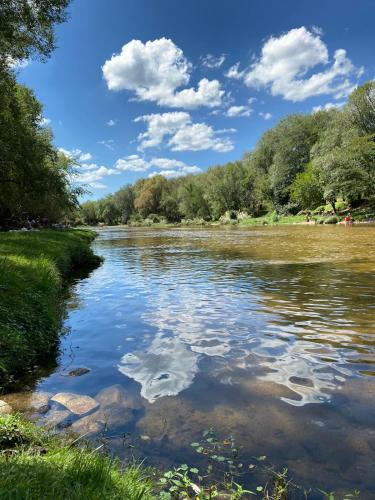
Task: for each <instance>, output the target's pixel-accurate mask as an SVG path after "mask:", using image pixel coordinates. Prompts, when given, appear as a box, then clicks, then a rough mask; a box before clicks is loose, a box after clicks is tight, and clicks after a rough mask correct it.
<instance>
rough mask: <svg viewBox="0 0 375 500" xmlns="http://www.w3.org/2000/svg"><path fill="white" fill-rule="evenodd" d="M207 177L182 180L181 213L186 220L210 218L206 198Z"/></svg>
mask: <svg viewBox="0 0 375 500" xmlns="http://www.w3.org/2000/svg"><path fill="white" fill-rule="evenodd" d="M204 178H205V175H204V174H200V175H188V176H186V177H184V178H183V179H181V181H182V182H181V184H180V187H179V189H178V193H177V196H178V202H179V212H180V213H181V215H182V217H184V218H185V219H194V218H195V217H198V218H202V219H209V218H210V209H209V206H208V203H207V200H206V199H205V197H204V188H203V182H204Z"/></svg>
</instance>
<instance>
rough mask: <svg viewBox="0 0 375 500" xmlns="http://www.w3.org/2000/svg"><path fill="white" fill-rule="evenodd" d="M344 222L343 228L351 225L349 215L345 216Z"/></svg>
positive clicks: (351, 220)
mask: <svg viewBox="0 0 375 500" xmlns="http://www.w3.org/2000/svg"><path fill="white" fill-rule="evenodd" d="M344 222H345V226H349V225H350V224H353V219H352V216H351V214H348V215H345V217H344Z"/></svg>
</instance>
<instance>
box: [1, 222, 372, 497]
mask: <svg viewBox="0 0 375 500" xmlns="http://www.w3.org/2000/svg"><path fill="white" fill-rule="evenodd" d="M94 250H95V252H96V253H98V254H99V255H103V257H104V258H105V262H104V264H103V265H102V266H101V267H100V268H98V269H97V270H95V271H94V272H93V273H92V274H91V275H90V276H89V277H87V278H85V279H83V280H81V281H77V282H76V283H75V284H74V286H73V288H72V293H71V296H70V297H69V299H68V301H67V309H68V312H67V318H66V321H65V327H67V328H68V333H67V334H66V335H65V336H63V337H62V341H61V344H62V345H61V356H60V360H59V367H58V368H57V370H56V371H55V372H54V373H52V374H50V375H49V376H48V377H44V378H42V379H41V380H39V381H38V383H37V385H36V392H37V393H41V394H40V395H39V397H38V396H35V395H34V399H35V398H37V399H38V400H39V403H40V402H43V405H41V404H39V403H38V404H39V406H41V407H42V411H39V410H40V408H38V404H36V403H35V402H34V404H32V402H31V400H30V394H29V395H26V396H25V395H23V396H22V398H23V399H22V398H21V396H19V397H18V403H17V396H15V395H13V396H12V395H10V396H8V400H9V401H10V403H11V404H13V406H15V407H17V404H18V407H19V408H20V409H22V410H23V411H28V412H29V414H32V416H33V418H37V419H39V421H40V422H43V423H46V422H47V423H48V422H49V423H50V424H51V425H60V426H62V427H64V426H66V425H69V427H70V428H71V429H73V430H74V431H75V432H78V433H80V434H84V433H88V434H89V435H92V436H95V435H100V434H101V433H103V432H105V435H106V436H107V437H108V439H107V441H106V444H107V445H108V446H109V447H110V449H111V450H112V451H113V452H114V453H116V454H119V455H120V456H127V455H128V454H129V449H128V448H127V444H128V443H130V442H131V443H132V444H134V446H135V451H133V453H135V454H136V456H137V457H142V458H143V457H146V460H147V463H150V464H156V465H160V464H162V465H165V466H166V467H167V466H169V465H170V464H172V463H173V464H179V463H184V462H188V461H189V463H191V464H192V463H194V461H195V460H197V461H198V462H199V457H197V455H196V454H194V451H193V450H192V447H191V446H190V444H191V443H192V442H193V441H197V440H199V437H200V435H201V433H202V431H203V430H204V429H206V428H207V427H210V426H212V427H214V428H215V429H216V431H217V432H218V433H219V434H220V435H221V436H223V437H226V436H228V435H233V436H234V437H235V439H236V440H237V441H238V442H239V443H240V444H241V446H242V454H243V456H244V457H245V458H246V457H248V458H249V457H252V456H259V455H267V457H268V459H269V460H270V461H271V462H272V463H274V464H276V465H277V466H279V467H282V466H287V467H288V468H289V470H290V471H291V473H292V475H293V477H294V478H295V479H296V481H298V482H300V483H302V484H304V485H306V486H313V487H322V488H324V489H326V490H332V489H336V490H337V489H343V490H354V489H359V490H361V492H362V495H361V498H375V460H374V459H375V426H374V422H375V404H374V403H375V396H374V389H375V378H374V376H375V278H374V276H375V227H373V226H358V227H338V226H337V227H321V226H302V227H294V226H290V227H267V228H249V229H239V228H231V227H229V228H209V229H205V228H203V229H181V228H176V229H163V230H160V229H143V228H142V229H127V228H106V229H102V230H100V231H99V237H98V239H97V240H96V242H95V243H94ZM80 367H85V368H88V369H89V370H90V371H89V372H87V373H83V374H82V375H81V376H70V375H69V372H70V371H71V370H73V369H76V368H80ZM66 393H68V395H69V394H70V395H73V396H75V397H76V396H77V395H84V396H89V398H87V399H85V400H84V401H79V400H77V399H74V397H71V398H70V399H69V397H68V396H67V395H66ZM61 394H63V396H61ZM56 395H58V397H57V398H56ZM12 398H13V399H12ZM21 399H22V401H23V403H22V404H21ZM21 407H22V408H21ZM31 407H33V408H34V410H35V411H34V410H31V409H30V408H31ZM124 433H129V435H130V437H128V436H127V435H126V436H125V437H124Z"/></svg>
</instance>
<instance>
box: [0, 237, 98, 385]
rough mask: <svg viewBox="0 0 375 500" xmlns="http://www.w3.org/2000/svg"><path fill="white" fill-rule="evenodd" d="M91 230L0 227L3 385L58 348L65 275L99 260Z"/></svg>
mask: <svg viewBox="0 0 375 500" xmlns="http://www.w3.org/2000/svg"><path fill="white" fill-rule="evenodd" d="M94 238H95V233H94V232H92V231H87V230H76V229H74V230H69V231H54V230H43V231H30V232H12V233H0V388H4V387H6V386H7V385H9V384H10V383H12V382H14V380H16V379H17V378H18V377H20V376H23V375H25V374H26V373H27V372H28V371H31V370H33V369H34V367H35V366H37V365H38V364H39V363H41V362H43V361H45V360H48V358H50V357H51V354H52V353H53V352H54V351H56V346H57V342H58V331H59V327H60V323H61V313H62V307H61V291H62V285H63V280H64V278H66V277H67V276H68V274H69V272H70V271H71V270H72V269H73V268H77V269H81V268H84V267H94V266H95V265H97V264H98V263H99V261H100V260H99V259H98V257H95V256H94V254H93V253H92V251H91V249H90V242H91V241H92V240H93V239H94Z"/></svg>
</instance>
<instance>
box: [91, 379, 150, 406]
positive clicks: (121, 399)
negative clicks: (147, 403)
mask: <svg viewBox="0 0 375 500" xmlns="http://www.w3.org/2000/svg"><path fill="white" fill-rule="evenodd" d="M95 399H96V401H98V402H99V403H100V406H101V407H102V408H106V407H108V406H111V405H116V406H122V407H124V408H132V409H133V410H136V409H139V408H141V407H142V404H141V401H140V398H139V399H136V398H135V397H134V396H132V395H131V394H129V393H128V392H127V391H126V390H125V389H124V388H123V387H122V386H121V385H120V384H115V385H111V386H110V387H106V388H105V389H103V390H101V391H100V392H98V394H97V395H96V396H95Z"/></svg>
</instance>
